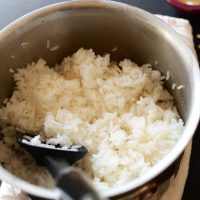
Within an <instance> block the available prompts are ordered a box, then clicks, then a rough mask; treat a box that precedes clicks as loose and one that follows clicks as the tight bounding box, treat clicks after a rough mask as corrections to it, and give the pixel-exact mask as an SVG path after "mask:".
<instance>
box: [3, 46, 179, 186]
mask: <svg viewBox="0 0 200 200" xmlns="http://www.w3.org/2000/svg"><path fill="white" fill-rule="evenodd" d="M13 77H14V81H15V83H16V85H15V90H14V92H13V95H12V97H11V98H10V100H9V101H8V102H7V104H6V106H4V107H2V108H1V110H0V118H1V121H2V122H4V124H5V123H8V124H10V125H11V126H6V125H4V128H3V134H4V141H2V142H1V145H0V151H1V156H0V161H1V162H2V163H3V164H4V166H5V167H6V168H7V169H8V170H11V171H12V172H13V173H15V174H16V175H18V176H20V177H22V178H24V179H25V180H29V181H30V182H32V183H36V184H39V185H43V186H48V187H50V186H51V185H52V183H53V181H52V179H51V177H50V175H49V174H48V172H47V171H45V170H44V169H42V168H39V167H38V166H36V165H35V164H34V163H33V161H32V158H31V157H30V156H29V155H28V154H27V153H26V152H24V151H23V150H22V149H20V148H19V146H18V145H17V144H15V138H14V137H15V131H14V129H15V128H14V127H16V128H17V129H20V130H23V131H27V132H30V133H40V134H41V135H42V136H43V137H46V138H47V139H48V141H49V142H50V143H51V144H58V143H59V144H61V145H62V146H69V145H75V144H77V145H83V146H85V147H86V148H87V149H88V151H89V152H88V154H87V155H86V156H85V157H84V158H83V159H82V160H81V161H80V162H78V163H77V164H76V165H77V166H78V167H80V168H82V169H83V170H84V171H85V173H86V174H87V175H88V176H89V177H90V178H91V179H92V180H93V182H94V183H95V184H96V185H97V187H99V189H102V190H103V189H107V188H110V187H114V186H115V185H119V184H123V183H124V182H127V181H129V180H132V179H134V178H136V177H139V176H141V175H142V174H144V173H145V172H147V171H148V170H149V169H150V168H152V167H153V166H154V165H156V164H157V163H158V162H159V161H160V160H161V159H162V158H163V157H164V156H165V155H166V154H167V153H168V152H169V151H170V150H171V149H172V147H173V146H174V145H175V144H176V142H177V140H178V139H179V138H180V136H181V133H182V129H183V121H182V120H181V119H180V117H179V115H178V113H177V111H176V108H175V106H174V104H173V97H172V96H171V95H170V94H169V93H168V92H167V90H166V89H164V88H163V79H165V77H163V76H161V74H160V72H159V71H156V70H153V69H152V68H151V65H150V64H145V65H142V66H138V65H137V64H136V63H134V62H132V61H131V60H128V59H124V60H123V61H121V62H119V64H117V63H116V62H110V56H109V54H107V55H105V56H99V55H95V53H94V52H93V50H91V49H90V50H86V49H79V50H78V51H77V52H76V53H75V54H73V55H72V56H71V57H66V58H64V60H63V62H62V63H61V64H60V65H58V66H56V67H55V68H49V67H48V66H47V64H46V62H45V61H44V60H43V59H40V60H38V61H37V62H36V63H31V64H28V66H27V67H26V68H24V69H18V70H17V71H16V73H15V74H14V76H13ZM13 145H14V146H15V148H13ZM11 146H12V148H10V147H11ZM16 149H17V151H16ZM19 151H20V152H23V153H19ZM11 157H12V159H10V158H11ZM23 169H24V170H23ZM27 170H28V173H27ZM30 174H31V176H30ZM32 174H34V176H32ZM47 174H48V176H47Z"/></svg>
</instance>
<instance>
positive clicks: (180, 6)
mask: <svg viewBox="0 0 200 200" xmlns="http://www.w3.org/2000/svg"><path fill="white" fill-rule="evenodd" d="M166 1H167V2H168V3H169V4H171V5H172V6H174V7H175V8H176V9H177V10H180V11H182V12H185V13H188V14H200V4H198V5H189V4H186V3H182V2H180V1H178V0H166Z"/></svg>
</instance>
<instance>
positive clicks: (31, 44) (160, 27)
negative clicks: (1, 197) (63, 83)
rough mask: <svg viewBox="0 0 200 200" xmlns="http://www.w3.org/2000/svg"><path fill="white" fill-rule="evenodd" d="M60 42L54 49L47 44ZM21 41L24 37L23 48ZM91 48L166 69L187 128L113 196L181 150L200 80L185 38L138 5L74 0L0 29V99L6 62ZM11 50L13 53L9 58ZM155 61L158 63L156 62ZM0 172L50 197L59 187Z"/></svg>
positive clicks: (7, 78)
mask: <svg viewBox="0 0 200 200" xmlns="http://www.w3.org/2000/svg"><path fill="white" fill-rule="evenodd" d="M47 40H50V41H51V45H52V46H54V45H59V47H60V48H59V49H58V50H57V51H49V50H48V49H47V48H46V44H47ZM22 42H27V43H28V44H27V45H26V48H22V46H23V45H21V44H22ZM80 47H84V48H93V49H94V51H95V52H97V53H100V54H104V53H105V52H111V49H113V48H115V47H117V49H118V50H117V51H116V52H112V53H111V59H113V60H121V59H123V58H131V59H132V60H134V61H135V62H136V63H138V64H143V63H151V64H152V65H153V67H154V68H155V69H158V70H159V71H161V72H162V73H163V74H166V71H167V70H169V71H170V73H171V79H170V81H168V82H167V83H166V86H167V87H168V89H169V90H170V91H171V92H172V93H173V95H174V97H175V100H176V103H177V106H178V109H179V112H180V114H181V117H182V118H183V119H184V120H185V123H186V128H185V131H184V133H183V136H182V138H181V140H180V141H179V142H178V143H177V145H176V147H175V148H174V149H173V151H172V152H171V153H170V154H169V155H168V156H166V158H165V159H164V160H163V161H162V162H160V164H159V165H157V166H156V167H155V168H154V169H152V170H150V171H149V173H147V174H146V175H144V176H142V177H140V178H138V179H136V180H133V181H131V182H130V183H127V184H124V185H122V186H120V187H118V188H116V189H112V190H110V191H108V192H106V193H105V194H104V195H105V196H115V195H117V194H121V193H124V192H126V191H129V190H132V189H135V188H136V187H138V186H141V185H142V184H144V183H146V182H147V181H149V180H151V179H152V178H154V177H155V176H156V175H158V174H159V173H161V172H162V171H163V170H164V169H166V168H167V167H168V166H169V165H170V164H171V163H172V162H173V161H174V160H175V159H176V158H177V157H178V156H179V155H180V154H181V152H182V151H183V150H184V148H185V147H186V145H187V143H188V142H189V140H190V139H191V137H192V136H193V133H194V131H195V128H196V126H197V123H198V120H199V113H200V102H199V101H198V99H197V97H198V86H199V85H200V78H199V69H198V64H197V62H196V60H195V58H194V56H193V54H192V52H191V51H190V49H189V48H188V47H187V46H186V44H185V43H184V42H183V41H182V40H181V39H180V38H179V36H178V35H177V34H176V33H175V32H174V31H173V30H171V28H169V27H168V26H167V25H165V24H164V23H163V22H161V21H160V20H159V19H157V18H156V17H154V16H153V15H151V14H149V13H147V12H145V11H142V10H140V9H137V8H134V7H130V6H126V5H124V4H120V3H114V2H107V1H87V2H86V1H84V2H83V1H73V2H65V3H60V4H57V5H54V6H49V7H48V8H45V9H42V10H39V11H37V12H34V13H32V14H29V15H27V16H26V17H24V18H22V19H20V20H18V21H16V22H15V23H13V24H11V25H10V26H9V27H7V28H6V29H4V30H2V31H1V32H0V52H1V54H0V59H1V61H3V62H1V63H0V70H1V73H0V76H1V77H0V91H1V92H0V101H1V102H3V99H4V98H5V97H8V96H9V95H11V88H12V85H13V83H12V78H11V74H10V73H9V72H8V68H9V67H12V68H13V69H16V68H18V67H25V66H26V64H27V63H28V62H30V61H36V60H37V59H39V58H41V57H42V58H44V59H46V60H47V61H48V63H49V64H50V65H53V64H55V63H58V62H60V61H61V60H62V58H63V57H64V56H66V55H70V54H72V53H73V52H75V51H76V50H77V49H78V48H80ZM11 55H13V56H14V58H11ZM156 63H158V64H156ZM172 83H176V84H177V85H184V89H183V90H173V91H172V90H171V86H172ZM0 175H1V176H2V177H3V178H4V179H6V180H7V181H8V182H11V181H13V180H15V184H16V185H18V187H20V188H22V189H23V190H24V191H26V192H29V193H32V194H35V195H40V196H43V197H49V196H51V197H52V198H55V197H56V195H58V193H56V192H55V193H54V192H53V191H52V190H46V189H44V188H40V187H37V186H33V185H30V184H28V183H26V182H24V181H21V180H19V179H17V178H16V177H14V176H12V175H11V174H9V173H7V172H6V171H5V170H4V169H3V168H0Z"/></svg>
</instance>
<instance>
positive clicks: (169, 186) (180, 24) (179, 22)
mask: <svg viewBox="0 0 200 200" xmlns="http://www.w3.org/2000/svg"><path fill="white" fill-rule="evenodd" d="M156 16H157V17H159V18H160V19H162V20H163V21H165V22H166V23H167V24H169V25H170V26H171V27H173V28H174V29H175V30H176V31H177V32H178V33H179V34H180V35H181V36H182V37H183V39H184V40H185V42H186V43H187V44H188V45H189V46H190V47H191V49H192V51H193V52H194V54H195V55H196V52H195V50H194V43H193V35H192V28H191V26H190V23H189V21H188V20H185V19H179V18H174V17H168V16H162V15H156ZM191 147H192V142H190V143H189V144H188V146H187V148H186V149H185V152H184V155H183V157H182V159H181V164H180V167H179V170H178V173H177V174H176V176H175V177H171V178H170V179H169V180H167V181H166V182H165V183H163V184H162V185H160V187H159V188H158V190H157V192H156V193H155V194H154V195H153V197H152V198H151V200H181V198H182V194H183V191H184V187H185V182H186V179H187V175H188V169H189V161H190V153H191ZM0 200H30V198H28V196H27V195H26V194H24V193H23V192H21V191H20V190H19V189H17V188H14V187H12V186H11V185H9V184H7V183H5V182H3V183H2V186H1V188H0Z"/></svg>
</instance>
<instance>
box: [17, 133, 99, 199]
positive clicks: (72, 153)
mask: <svg viewBox="0 0 200 200" xmlns="http://www.w3.org/2000/svg"><path fill="white" fill-rule="evenodd" d="M16 137H17V142H18V144H20V145H21V146H22V147H23V148H24V149H26V150H27V151H28V152H29V153H30V154H31V155H32V156H33V157H34V159H35V161H36V162H37V164H38V165H42V166H46V167H47V168H48V170H49V171H50V173H51V174H52V176H53V177H54V179H55V182H56V186H57V188H59V189H60V191H61V196H62V197H61V198H62V199H63V200H69V199H70V198H71V199H74V200H100V199H101V198H100V197H99V195H98V193H97V192H96V191H95V190H94V189H93V187H92V186H91V185H90V183H89V182H88V180H87V179H86V178H85V177H84V176H83V175H82V174H81V172H80V171H79V170H78V169H76V168H75V167H72V166H71V165H72V164H73V163H75V162H76V161H78V160H80V159H81V158H83V156H84V155H85V154H86V153H87V149H86V148H85V147H84V146H81V147H79V148H76V149H73V148H69V149H66V150H65V149H61V148H56V147H55V148H52V146H49V147H48V145H45V147H43V146H36V145H33V144H31V143H30V142H29V141H30V140H31V139H32V136H30V135H27V134H26V135H25V134H23V133H21V132H17V136H16ZM26 141H27V142H26Z"/></svg>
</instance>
